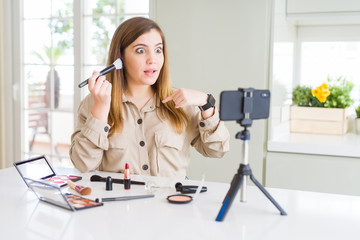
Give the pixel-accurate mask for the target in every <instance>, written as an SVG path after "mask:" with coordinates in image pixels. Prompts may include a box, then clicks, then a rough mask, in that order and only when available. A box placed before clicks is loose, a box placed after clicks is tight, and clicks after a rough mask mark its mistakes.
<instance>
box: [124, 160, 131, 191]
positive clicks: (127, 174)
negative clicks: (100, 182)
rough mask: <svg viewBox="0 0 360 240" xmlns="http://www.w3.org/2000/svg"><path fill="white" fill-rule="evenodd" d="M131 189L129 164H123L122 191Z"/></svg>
mask: <svg viewBox="0 0 360 240" xmlns="http://www.w3.org/2000/svg"><path fill="white" fill-rule="evenodd" d="M130 187H131V180H130V168H129V164H128V163H126V164H125V171H124V189H126V190H129V189H130Z"/></svg>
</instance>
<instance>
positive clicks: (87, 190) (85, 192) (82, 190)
mask: <svg viewBox="0 0 360 240" xmlns="http://www.w3.org/2000/svg"><path fill="white" fill-rule="evenodd" d="M67 185H68V186H69V187H70V188H71V189H73V190H75V191H76V192H78V193H80V194H81V195H89V194H90V193H91V188H89V187H84V186H80V185H76V184H75V183H74V182H73V181H71V180H69V181H68V182H67Z"/></svg>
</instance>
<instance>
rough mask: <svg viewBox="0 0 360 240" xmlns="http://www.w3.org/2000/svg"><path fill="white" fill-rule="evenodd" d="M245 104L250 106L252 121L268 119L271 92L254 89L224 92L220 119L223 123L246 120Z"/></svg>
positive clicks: (221, 96) (222, 93)
mask: <svg viewBox="0 0 360 240" xmlns="http://www.w3.org/2000/svg"><path fill="white" fill-rule="evenodd" d="M245 101H246V102H245ZM244 104H247V106H250V108H249V109H251V111H250V112H249V118H250V119H252V120H253V119H266V118H268V117H269V111H270V91H269V90H256V89H253V88H239V90H237V91H222V92H221V93H220V119H221V120H223V121H231V120H237V121H239V120H242V119H244V118H245V113H244Z"/></svg>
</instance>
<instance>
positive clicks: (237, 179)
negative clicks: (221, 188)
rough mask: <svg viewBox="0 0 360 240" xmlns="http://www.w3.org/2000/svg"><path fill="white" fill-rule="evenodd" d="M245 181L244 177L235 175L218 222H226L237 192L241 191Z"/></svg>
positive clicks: (217, 218)
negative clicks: (225, 219)
mask: <svg viewBox="0 0 360 240" xmlns="http://www.w3.org/2000/svg"><path fill="white" fill-rule="evenodd" d="M243 180H244V175H242V174H239V173H237V174H235V176H234V178H233V180H232V181H231V186H230V189H229V191H228V192H227V194H226V196H225V199H224V201H223V204H222V206H221V209H220V211H219V213H218V215H217V217H216V219H215V220H216V221H217V222H220V221H222V220H224V218H225V216H226V214H227V212H228V211H229V209H230V207H231V204H232V202H233V201H234V198H235V197H236V194H237V192H238V191H239V189H240V187H241V185H242V183H243Z"/></svg>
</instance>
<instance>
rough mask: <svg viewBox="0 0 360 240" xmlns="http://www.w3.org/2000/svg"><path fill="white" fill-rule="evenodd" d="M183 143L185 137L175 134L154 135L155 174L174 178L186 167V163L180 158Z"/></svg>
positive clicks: (157, 133)
mask: <svg viewBox="0 0 360 240" xmlns="http://www.w3.org/2000/svg"><path fill="white" fill-rule="evenodd" d="M184 141H185V137H184V136H183V135H179V134H176V133H169V132H156V133H155V145H156V165H157V166H156V167H157V173H161V174H160V175H164V176H176V175H177V172H178V171H179V170H183V169H184V167H186V164H187V161H186V160H185V159H183V157H182V151H183V146H184Z"/></svg>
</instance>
